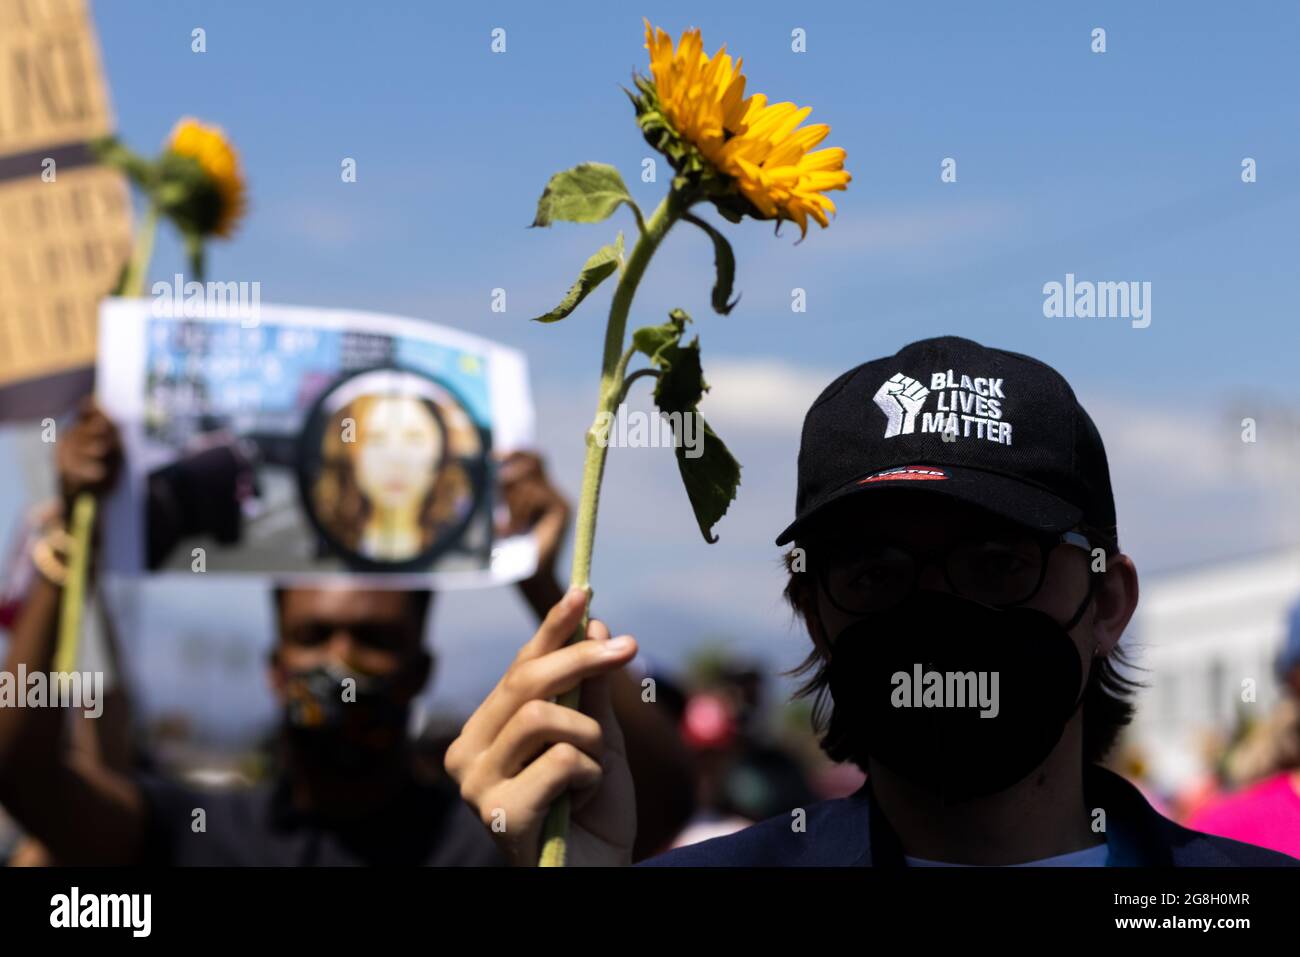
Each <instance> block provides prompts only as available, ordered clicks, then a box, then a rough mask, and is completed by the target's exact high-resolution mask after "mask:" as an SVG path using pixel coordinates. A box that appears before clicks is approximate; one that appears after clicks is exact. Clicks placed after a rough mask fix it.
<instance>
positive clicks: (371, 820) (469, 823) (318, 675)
mask: <svg viewBox="0 0 1300 957" xmlns="http://www.w3.org/2000/svg"><path fill="white" fill-rule="evenodd" d="M56 455H57V465H58V475H59V482H60V491H61V494H62V497H63V499H64V501H65V503H67V505H69V506H70V504H71V502H72V501H73V500H74V499H75V498H76V497H77V496H78V495H79V494H81V493H82V492H87V493H90V494H94V495H96V496H102V495H104V494H105V493H106V492H107V491H108V490H109V489H110V488H111V486H112V485H113V482H114V480H115V478H116V475H117V473H118V471H119V468H120V464H121V447H120V443H119V440H118V436H117V431H116V428H115V427H114V425H113V423H112V422H111V421H109V420H108V418H107V417H106V416H104V415H103V413H102V412H101V411H99V410H98V409H96V408H94V407H92V406H86V407H83V409H82V410H81V413H80V415H79V418H78V420H77V422H76V424H75V425H74V426H73V428H71V429H70V430H67V431H66V432H65V434H64V436H63V437H62V438H61V439H60V441H59V442H58V445H57V449H56ZM500 481H501V489H502V496H503V499H504V501H505V503H506V505H507V507H508V511H509V526H510V527H509V528H507V529H504V531H506V532H507V533H513V532H517V531H522V530H527V529H532V530H533V531H534V532H535V534H536V535H537V537H538V545H539V566H538V571H537V573H536V574H535V575H534V576H533V577H532V578H530V579H528V580H527V581H524V582H521V583H520V586H519V587H520V591H521V593H522V594H523V596H524V597H525V599H526V600H527V602H528V603H529V605H530V606H531V607H533V608H535V609H540V610H543V611H544V610H545V609H546V608H547V607H549V606H550V605H551V604H552V603H554V602H555V601H556V600H557V597H558V596H560V595H561V594H563V592H562V589H561V588H560V586H559V585H558V583H557V582H556V580H555V576H554V562H555V559H556V555H557V553H558V551H559V549H560V546H561V544H562V541H563V537H564V534H565V531H566V528H567V524H568V514H569V508H568V504H567V502H566V501H565V500H564V499H563V497H562V496H561V495H560V494H559V493H558V492H557V491H556V490H555V489H554V487H553V486H551V485H550V483H549V481H548V480H547V479H546V476H545V473H544V471H543V468H542V464H541V461H540V459H539V458H538V457H537V456H535V455H532V454H527V453H520V454H517V455H515V456H512V457H511V458H510V459H508V460H506V461H505V462H503V463H502V467H501V475H500ZM151 507H152V505H151ZM65 514H66V512H65ZM178 522H179V523H180V524H189V523H190V519H189V517H187V516H185V515H180V516H178ZM46 544H47V545H48V542H47V543H46ZM42 556H43V558H42V561H41V562H40V563H39V564H38V565H37V569H38V571H40V573H41V574H39V575H38V576H37V577H36V579H35V580H34V581H33V583H32V585H31V587H30V589H29V590H28V593H27V595H26V596H25V599H24V601H23V604H22V607H21V610H20V611H19V612H18V615H17V619H16V621H15V622H14V625H13V629H12V640H11V643H10V647H9V650H8V656H7V660H6V662H5V666H4V667H5V670H6V671H8V672H10V673H17V671H18V669H19V668H20V666H21V667H25V669H26V671H27V672H28V673H29V674H30V673H33V672H36V671H40V672H45V673H48V672H50V671H51V670H52V668H53V661H54V654H55V647H56V643H57V627H58V619H59V603H60V599H61V596H62V585H61V578H62V576H61V574H60V573H59V571H60V570H59V569H57V568H51V567H50V566H49V562H48V561H45V560H44V559H46V558H48V556H46V555H45V554H44V550H42ZM56 558H57V556H56ZM433 598H434V596H433V594H432V593H431V592H429V591H396V590H384V589H370V588H365V587H360V586H346V587H333V588H299V587H294V588H280V589H277V590H276V591H275V604H276V608H275V610H276V622H277V637H276V641H275V644H274V647H273V650H272V652H271V657H270V662H269V678H270V683H271V687H272V690H273V692H274V693H275V695H276V698H277V700H278V701H279V702H280V704H281V707H282V716H283V723H282V728H281V735H280V745H281V746H280V759H281V760H280V765H281V767H280V771H279V773H278V774H277V775H276V776H275V777H274V779H273V780H272V781H270V782H268V783H266V784H265V785H262V786H259V787H255V788H252V789H246V790H237V791H226V792H207V791H201V790H198V789H195V788H191V787H188V786H186V785H182V784H179V783H177V782H175V781H172V780H169V779H167V778H164V777H161V776H158V775H155V774H152V773H145V772H141V771H139V770H136V769H129V770H125V769H122V768H120V767H111V766H108V765H107V764H105V763H103V762H87V761H84V760H82V759H81V757H80V756H79V755H78V754H77V753H76V752H74V751H69V750H67V749H65V748H64V746H63V735H64V731H65V728H64V714H63V711H64V709H61V708H6V709H0V804H3V805H4V807H5V809H6V810H7V811H8V813H9V814H10V815H11V816H12V817H13V818H14V819H15V820H16V821H17V822H18V823H19V824H20V825H21V827H22V828H23V829H24V830H25V831H26V832H27V833H28V834H30V835H32V836H34V837H35V838H36V839H38V840H39V841H40V842H41V844H42V845H43V846H44V847H45V848H47V849H48V852H49V853H50V854H51V855H52V857H53V859H54V860H55V861H57V862H60V863H66V864H132V863H160V864H176V865H188V864H227V865H238V864H251V865H315V864H319V865H330V864H378V863H423V864H442V865H452V864H469V865H478V864H495V863H499V862H500V860H501V858H500V855H499V854H498V852H497V849H496V848H495V846H494V845H493V843H492V842H491V840H490V839H488V838H487V836H486V835H485V833H484V832H483V830H482V828H481V827H480V826H479V824H478V822H477V821H476V820H475V819H474V817H473V815H472V814H470V813H469V812H468V810H467V809H466V808H465V806H464V804H463V803H462V802H461V801H460V800H459V799H458V797H457V795H456V792H455V789H454V787H452V786H451V785H450V783H449V782H448V781H447V780H446V779H445V778H441V777H439V778H431V777H430V776H428V775H421V774H419V773H417V771H416V768H418V766H419V763H420V762H418V760H414V755H413V751H414V749H413V748H411V747H410V742H409V741H408V739H407V728H408V725H409V720H408V719H409V711H410V706H411V702H412V699H413V698H414V697H415V696H416V695H417V694H418V693H419V692H420V690H421V689H422V688H423V687H424V685H425V683H426V682H427V681H428V680H429V678H430V676H431V674H432V672H433V665H434V659H433V656H432V655H431V654H430V653H429V652H428V651H426V650H425V648H424V645H423V639H424V632H425V622H426V617H427V614H428V610H429V607H430V605H431V604H432V603H433ZM614 685H615V690H614V697H615V698H616V699H617V701H618V707H619V709H620V717H621V719H622V720H623V721H624V722H625V725H626V727H627V728H628V755H627V757H628V762H629V764H630V765H631V766H632V768H633V769H634V770H633V771H632V773H633V774H635V775H637V776H638V778H639V782H640V784H641V786H642V789H643V792H644V793H645V794H646V796H647V799H646V800H645V801H644V802H643V803H642V805H641V807H642V811H641V814H640V815H639V817H638V822H639V825H640V826H644V827H645V829H646V840H647V842H650V843H651V845H652V846H662V845H663V844H664V843H665V842H666V841H667V840H668V838H669V837H670V836H671V835H672V834H673V833H675V832H676V831H677V830H678V829H679V828H680V826H681V824H682V822H683V821H684V820H685V819H686V817H687V815H688V814H689V801H690V779H689V770H688V768H687V766H686V761H685V754H684V750H683V749H682V748H681V746H680V743H679V742H678V741H677V740H676V735H675V732H674V729H673V727H672V726H671V724H670V723H668V722H667V721H665V720H664V719H663V718H662V716H661V715H659V714H657V713H656V712H655V711H654V710H653V709H651V708H647V707H645V706H643V705H642V704H641V702H640V698H639V695H638V694H637V689H636V688H635V686H633V685H632V683H631V681H630V680H629V679H628V678H627V677H626V676H625V675H620V676H616V677H615V679H614ZM345 697H347V698H348V700H346V701H345V700H344V698H345Z"/></svg>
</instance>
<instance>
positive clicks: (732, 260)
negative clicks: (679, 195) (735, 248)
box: [682, 213, 740, 316]
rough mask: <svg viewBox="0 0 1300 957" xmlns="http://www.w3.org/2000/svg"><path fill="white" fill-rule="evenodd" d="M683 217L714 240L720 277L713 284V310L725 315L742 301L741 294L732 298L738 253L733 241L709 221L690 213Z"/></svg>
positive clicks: (715, 263) (715, 258) (714, 257)
mask: <svg viewBox="0 0 1300 957" xmlns="http://www.w3.org/2000/svg"><path fill="white" fill-rule="evenodd" d="M682 219H684V220H686V221H687V222H688V223H693V224H695V225H696V226H699V227H700V229H702V230H704V231H705V232H706V233H707V234H708V236H709V238H710V239H711V240H713V264H714V266H715V267H717V271H718V278H717V280H716V281H715V282H714V284H713V311H714V312H716V313H718V314H719V315H721V316H725V315H726V314H727V313H729V312H731V310H732V309H734V308H736V303H738V302H740V297H739V296H737V297H736V298H735V299H732V298H731V290H732V287H733V286H734V285H735V282H736V254H735V253H733V252H732V251H731V243H729V242H727V237H726V236H724V235H722V233H720V232H718V231H717V230H716V229H714V228H713V226H712V225H710V224H709V223H706V222H705V221H704V220H702V219H700V218H699V217H697V216H693V215H691V214H690V213H687V214H686V215H685V216H683V217H682ZM728 300H730V301H728Z"/></svg>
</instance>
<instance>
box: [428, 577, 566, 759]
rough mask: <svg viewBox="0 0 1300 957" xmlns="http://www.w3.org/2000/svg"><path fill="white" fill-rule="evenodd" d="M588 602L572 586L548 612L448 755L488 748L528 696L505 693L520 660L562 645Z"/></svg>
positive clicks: (471, 717) (528, 658)
mask: <svg viewBox="0 0 1300 957" xmlns="http://www.w3.org/2000/svg"><path fill="white" fill-rule="evenodd" d="M586 604H587V594H586V592H584V591H583V590H582V589H580V588H571V589H569V591H568V592H566V593H565V595H564V597H563V598H561V599H560V600H559V601H558V602H556V603H555V605H554V606H553V607H552V608H551V610H550V611H548V612H547V613H546V618H545V619H543V621H542V623H541V625H539V626H538V628H537V632H536V634H534V635H533V637H532V638H531V639H529V640H528V642H526V643H525V644H524V646H523V647H522V648H520V649H519V653H518V654H517V655H515V660H514V662H513V663H512V664H511V665H510V667H509V668H508V669H507V670H506V673H505V674H504V675H503V676H502V678H501V680H500V681H498V682H497V684H496V687H494V688H493V689H492V690H491V691H490V692H489V693H488V696H487V698H485V699H484V701H483V703H482V704H481V705H479V706H478V708H477V709H475V711H474V713H473V714H472V715H470V716H469V720H468V721H466V722H465V725H464V727H463V728H461V732H460V737H459V738H457V740H456V742H455V743H454V744H453V749H454V753H452V754H451V755H449V756H450V757H451V758H452V760H453V761H458V760H461V759H462V755H471V756H472V755H477V754H478V753H480V752H482V751H484V750H486V749H487V747H488V746H489V745H490V744H491V742H492V740H493V739H494V738H495V737H496V736H497V733H498V732H499V731H500V730H501V728H502V727H503V726H504V725H505V723H506V722H507V721H508V720H510V716H511V715H513V714H514V713H515V712H516V711H517V710H519V706H520V705H521V704H523V702H524V701H526V700H527V698H523V697H521V696H520V695H519V694H507V693H506V689H507V687H508V686H510V685H511V683H512V682H515V681H517V680H518V679H517V675H516V674H515V672H516V669H517V668H518V667H519V665H520V663H521V662H524V661H530V660H532V659H534V658H536V657H537V656H538V655H543V654H546V653H547V652H548V651H551V650H554V649H556V648H559V647H560V646H562V645H563V644H564V643H565V642H566V641H567V640H568V639H569V636H571V635H572V634H573V632H574V629H576V628H577V627H578V622H580V621H581V620H582V613H583V610H584V609H585V607H586Z"/></svg>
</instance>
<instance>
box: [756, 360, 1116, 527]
mask: <svg viewBox="0 0 1300 957" xmlns="http://www.w3.org/2000/svg"><path fill="white" fill-rule="evenodd" d="M900 488H905V489H909V490H918V491H924V492H926V493H930V494H935V495H942V496H947V497H949V498H952V499H957V500H959V501H962V502H966V503H968V504H971V505H974V506H977V507H979V508H981V509H984V510H985V511H987V512H990V513H992V514H994V515H997V516H1000V517H1002V518H1005V519H1009V520H1011V521H1012V522H1015V523H1017V524H1019V525H1023V526H1026V527H1028V528H1031V529H1034V530H1038V531H1044V532H1064V531H1068V530H1069V529H1071V528H1074V527H1075V526H1078V525H1081V524H1083V525H1087V526H1090V527H1092V528H1095V529H1098V530H1100V532H1101V533H1102V534H1104V535H1105V536H1106V537H1107V539H1108V541H1109V542H1110V543H1111V544H1116V545H1117V543H1116V542H1115V499H1114V496H1113V495H1112V493H1111V487H1110V469H1109V466H1108V465H1107V463H1106V450H1105V448H1104V446H1103V445H1102V442H1101V436H1100V435H1099V434H1098V432H1097V427H1096V426H1095V425H1093V422H1092V419H1091V418H1089V416H1088V413H1087V412H1085V411H1084V409H1083V406H1081V405H1080V404H1079V400H1078V399H1077V398H1075V395H1074V390H1073V389H1071V388H1070V384H1069V383H1068V382H1066V381H1065V379H1064V377H1062V376H1061V374H1060V373H1059V372H1057V371H1056V370H1055V369H1053V368H1051V367H1050V366H1048V365H1047V364H1046V363H1043V362H1039V361H1038V360H1037V359H1033V358H1030V357H1029V356H1026V355H1021V354H1020V353H1017V352H1006V351H1004V350H1002V349H991V348H989V347H987V346H982V345H980V344H979V343H978V342H972V341H971V340H970V339H962V338H959V337H957V336H942V337H939V338H935V339H922V340H920V341H919V342H913V343H911V344H910V345H907V346H904V347H903V348H902V349H900V350H899V351H898V352H897V353H895V354H894V355H892V356H888V357H887V358H883V359H873V360H872V361H870V362H864V363H863V364H862V365H860V366H858V367H857V368H855V369H851V370H849V371H848V372H846V373H844V375H842V376H840V377H839V378H838V379H836V380H835V381H834V382H832V383H831V384H830V385H829V386H827V387H826V389H825V391H823V392H822V394H821V395H820V396H818V398H817V401H816V402H814V403H813V405H812V408H811V409H809V410H808V414H807V416H805V417H804V423H803V436H802V439H801V441H800V446H799V488H798V492H797V495H796V499H795V516H796V517H795V520H794V522H793V523H791V525H790V526H789V527H788V528H786V530H785V531H783V532H782V533H781V535H780V537H779V538H777V540H776V543H777V544H778V545H785V544H787V543H788V542H791V541H793V540H795V539H796V538H798V537H799V536H800V535H801V534H803V533H805V532H806V531H807V530H808V528H809V525H810V523H811V521H812V519H813V518H814V516H817V515H819V514H821V513H823V511H824V510H825V509H826V508H827V507H828V506H830V505H831V504H832V503H836V502H840V501H841V500H843V499H845V498H848V497H849V496H858V495H867V494H879V493H880V492H881V491H882V490H884V489H900Z"/></svg>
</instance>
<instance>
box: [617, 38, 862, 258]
mask: <svg viewBox="0 0 1300 957" xmlns="http://www.w3.org/2000/svg"><path fill="white" fill-rule="evenodd" d="M645 33H646V49H647V50H649V51H650V73H651V79H647V78H645V77H637V78H636V85H637V87H638V89H639V90H640V91H641V96H640V97H635V96H634V97H633V98H632V99H633V103H634V104H635V105H636V107H637V114H638V121H639V122H640V124H641V129H642V131H643V132H644V133H645V136H646V139H647V140H648V141H649V142H650V144H651V145H652V146H654V147H655V148H656V149H658V150H659V151H660V152H662V153H664V155H665V156H667V157H668V158H669V160H670V161H671V162H672V163H673V166H674V168H676V169H677V171H678V173H679V175H680V176H682V177H683V178H684V180H685V182H686V183H687V184H690V185H691V186H693V187H694V188H696V189H697V190H699V191H700V192H701V193H703V195H705V196H707V197H708V198H709V199H711V200H713V201H714V203H715V204H716V205H717V207H718V209H719V210H720V211H721V212H722V213H723V215H726V216H727V217H728V218H730V219H732V220H733V221H735V220H738V219H739V218H740V215H741V214H748V215H750V216H753V217H754V218H756V219H775V220H778V221H780V220H783V219H788V220H792V221H793V222H795V223H797V224H798V225H799V229H800V231H801V234H806V233H807V232H808V218H809V217H812V218H813V219H814V220H816V221H817V223H819V224H820V225H821V226H822V227H823V228H824V227H825V226H826V225H827V224H828V222H829V219H828V214H833V213H834V212H835V204H834V203H833V202H832V201H831V200H830V198H829V197H828V196H826V193H827V192H828V191H830V190H835V189H844V188H845V187H846V186H847V185H848V183H849V180H850V178H851V177H850V176H849V174H848V172H846V171H845V169H844V159H845V155H846V154H845V152H844V150H843V149H840V148H839V147H832V148H829V149H821V150H815V151H814V150H813V148H814V147H815V146H817V144H819V143H820V142H821V141H822V140H824V139H825V138H826V136H827V134H828V133H830V130H831V128H830V127H829V126H827V125H826V124H824V123H819V124H814V125H811V126H805V127H802V128H801V127H800V124H801V123H802V122H803V121H804V120H805V119H807V117H808V114H809V113H810V112H812V108H811V107H803V108H802V109H800V108H798V107H796V106H795V105H794V104H793V103H768V101H767V97H765V96H764V95H763V94H761V93H756V94H753V95H751V96H748V97H747V96H745V76H744V74H743V73H741V66H742V63H743V61H741V60H740V59H737V60H736V61H735V64H734V65H733V64H732V59H731V56H730V55H729V54H728V53H727V48H726V46H723V47H722V48H721V49H719V50H718V52H717V53H715V54H714V55H713V56H711V57H710V56H708V55H707V54H706V53H705V52H704V43H703V40H702V39H701V36H700V31H699V30H698V29H695V30H687V31H686V32H685V33H683V34H682V39H681V42H680V43H678V44H677V47H676V49H675V50H674V48H673V41H672V38H671V37H670V36H669V35H668V34H667V33H665V32H664V31H663V30H657V29H655V28H653V27H652V26H651V25H650V22H649V21H648V20H647V21H646V25H645ZM737 192H738V193H739V195H738V196H737V195H736V193H737Z"/></svg>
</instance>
